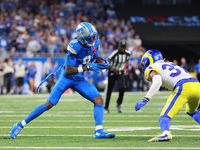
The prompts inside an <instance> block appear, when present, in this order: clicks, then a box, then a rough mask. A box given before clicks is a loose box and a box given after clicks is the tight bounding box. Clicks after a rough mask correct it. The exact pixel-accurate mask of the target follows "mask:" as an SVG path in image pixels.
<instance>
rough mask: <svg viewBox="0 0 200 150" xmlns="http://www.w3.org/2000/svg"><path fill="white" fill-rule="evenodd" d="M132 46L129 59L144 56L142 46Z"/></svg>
mask: <svg viewBox="0 0 200 150" xmlns="http://www.w3.org/2000/svg"><path fill="white" fill-rule="evenodd" d="M133 46H134V49H133V50H132V53H131V57H132V58H141V57H142V55H143V54H144V51H145V50H144V49H143V47H142V46H135V45H133ZM129 50H130V49H129Z"/></svg>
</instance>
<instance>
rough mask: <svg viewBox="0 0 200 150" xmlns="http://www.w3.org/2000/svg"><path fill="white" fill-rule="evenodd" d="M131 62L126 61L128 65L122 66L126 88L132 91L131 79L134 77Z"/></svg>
mask: <svg viewBox="0 0 200 150" xmlns="http://www.w3.org/2000/svg"><path fill="white" fill-rule="evenodd" d="M132 68H133V66H132V64H131V61H130V60H129V61H128V67H127V66H126V65H125V66H124V75H125V82H126V90H127V91H132V88H133V79H134V78H135V72H133V71H132Z"/></svg>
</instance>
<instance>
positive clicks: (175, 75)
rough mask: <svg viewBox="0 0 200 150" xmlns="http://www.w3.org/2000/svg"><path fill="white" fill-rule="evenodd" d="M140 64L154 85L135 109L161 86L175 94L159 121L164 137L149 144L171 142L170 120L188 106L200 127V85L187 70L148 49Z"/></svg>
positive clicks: (148, 99) (153, 139)
mask: <svg viewBox="0 0 200 150" xmlns="http://www.w3.org/2000/svg"><path fill="white" fill-rule="evenodd" d="M141 65H142V68H143V71H144V74H145V77H146V78H147V80H149V81H150V82H152V85H151V87H150V89H149V91H148V92H147V94H146V96H145V97H144V98H143V99H142V100H141V101H139V102H137V103H136V105H135V110H136V111H138V110H140V108H142V107H143V106H145V105H146V104H147V102H149V101H150V99H151V97H152V96H153V95H154V94H155V93H156V92H157V91H158V90H159V88H160V87H161V86H163V87H165V88H167V89H169V90H171V91H172V94H171V95H170V96H169V98H168V100H167V102H166V104H165V106H164V108H163V110H162V112H161V114H160V119H159V124H160V128H161V130H162V134H161V135H158V136H156V137H154V138H152V139H150V140H148V141H149V142H155V141H156V142H157V141H169V140H171V139H172V134H171V132H170V130H169V128H170V121H171V119H172V118H173V117H174V116H175V115H176V114H177V113H178V112H179V111H180V110H181V108H182V107H183V106H184V105H185V104H186V112H187V114H188V115H189V116H191V117H192V118H193V119H194V120H195V121H197V122H198V123H199V124H200V112H199V111H197V108H198V106H199V100H200V92H199V91H200V83H199V82H198V80H197V79H195V78H193V77H192V76H191V75H190V74H189V73H188V71H187V70H185V69H183V68H181V67H179V66H177V65H175V64H173V63H171V62H164V61H163V57H162V54H161V52H160V51H158V50H154V49H152V50H148V51H147V52H146V53H145V54H144V55H143V57H142V60H141Z"/></svg>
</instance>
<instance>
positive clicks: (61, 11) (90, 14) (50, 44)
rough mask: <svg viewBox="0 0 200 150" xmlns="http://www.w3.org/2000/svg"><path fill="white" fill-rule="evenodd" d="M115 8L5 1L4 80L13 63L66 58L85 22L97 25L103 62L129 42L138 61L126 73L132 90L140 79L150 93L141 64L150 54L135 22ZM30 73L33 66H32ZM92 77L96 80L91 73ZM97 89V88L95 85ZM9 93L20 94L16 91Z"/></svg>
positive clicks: (90, 1) (101, 3) (1, 31)
mask: <svg viewBox="0 0 200 150" xmlns="http://www.w3.org/2000/svg"><path fill="white" fill-rule="evenodd" d="M114 8H115V7H114V5H113V3H112V1H111V0H37V1H34V0H1V1H0V59H1V60H0V74H1V75H0V76H1V77H0V78H1V80H2V81H3V80H4V79H3V78H4V76H5V70H4V69H5V67H3V66H5V65H4V64H9V63H8V60H9V59H10V58H11V59H12V58H14V57H28V58H33V57H63V56H64V55H65V53H66V48H67V45H68V42H69V41H70V40H71V39H73V38H75V37H76V32H75V29H76V26H77V25H78V24H79V23H80V22H82V21H86V22H91V23H92V24H94V25H95V27H96V29H97V31H98V36H99V39H100V41H101V43H100V48H99V55H100V57H105V58H106V57H108V56H109V55H110V54H111V52H112V51H113V50H115V49H117V48H118V42H119V41H120V40H122V39H125V40H127V43H128V50H129V51H130V52H131V60H132V61H130V63H129V67H128V68H129V70H126V76H127V81H128V82H127V83H131V84H130V85H129V86H128V87H127V90H129V91H132V90H133V87H132V86H133V84H132V82H133V81H134V80H136V85H135V89H136V90H144V89H143V87H144V86H143V84H145V81H144V76H143V75H142V71H141V67H140V65H139V60H140V59H141V56H142V55H143V54H144V52H145V51H146V50H145V48H144V47H143V46H142V40H141V38H140V36H139V35H138V34H137V33H136V32H135V30H134V28H133V26H132V24H131V21H130V20H127V21H125V20H124V19H122V18H121V19H119V18H117V15H116V10H115V9H114ZM10 64H11V65H10V66H11V67H10V70H9V71H10V72H9V73H12V74H14V70H15V69H14V68H15V67H14V66H15V65H16V64H17V63H15V62H12V63H10ZM8 66H9V65H8ZM33 66H34V64H33ZM11 68H13V70H12V69H11ZM27 68H29V67H28V66H27V67H26V69H27ZM32 69H33V67H32ZM31 71H33V70H31ZM25 72H27V71H25ZM29 72H30V71H29ZM26 75H27V74H25V75H23V76H26ZM86 76H87V78H90V77H89V76H91V74H89V75H88V74H87V75H86ZM32 78H33V77H32ZM105 78H106V75H105V76H104V75H103V79H105ZM129 81H130V82H129ZM32 82H33V81H30V82H29V85H30V89H31V91H32V92H34V90H33V87H31V84H30V83H32ZM91 82H93V81H91ZM95 84H97V83H96V82H95ZM141 84H142V85H141ZM1 85H2V86H3V85H4V86H6V87H7V89H9V86H12V84H11V83H10V82H6V83H3V82H1ZM147 88H148V86H147ZM2 89H3V88H2ZM4 91H5V90H4ZM8 91H11V93H13V92H14V90H12V89H10V90H7V92H8ZM7 92H4V93H7Z"/></svg>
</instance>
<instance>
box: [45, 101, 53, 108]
mask: <svg viewBox="0 0 200 150" xmlns="http://www.w3.org/2000/svg"><path fill="white" fill-rule="evenodd" d="M45 105H46V107H47V108H48V109H51V108H52V107H53V104H52V103H51V102H50V101H46V102H45Z"/></svg>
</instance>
